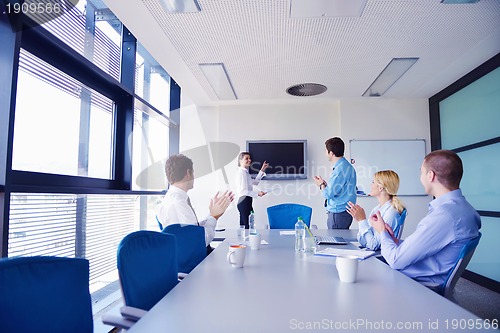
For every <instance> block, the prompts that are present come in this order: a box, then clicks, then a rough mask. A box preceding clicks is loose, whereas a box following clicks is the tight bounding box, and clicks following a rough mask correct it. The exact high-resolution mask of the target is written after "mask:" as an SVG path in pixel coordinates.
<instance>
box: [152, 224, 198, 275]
mask: <svg viewBox="0 0 500 333" xmlns="http://www.w3.org/2000/svg"><path fill="white" fill-rule="evenodd" d="M162 232H164V233H169V234H172V235H175V238H176V240H177V243H176V244H177V263H178V266H179V272H182V273H190V272H191V271H192V270H193V268H195V267H196V266H197V265H198V264H199V263H200V262H201V261H202V260H203V259H205V257H206V256H207V247H206V245H205V228H203V227H200V226H197V225H193V224H179V223H177V224H170V225H167V226H166V227H165V229H163V231H162Z"/></svg>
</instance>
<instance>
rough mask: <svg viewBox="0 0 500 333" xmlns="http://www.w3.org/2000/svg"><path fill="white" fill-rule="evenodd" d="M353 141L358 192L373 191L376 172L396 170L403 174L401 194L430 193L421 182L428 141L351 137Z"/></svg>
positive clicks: (400, 182)
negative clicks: (372, 183)
mask: <svg viewBox="0 0 500 333" xmlns="http://www.w3.org/2000/svg"><path fill="white" fill-rule="evenodd" d="M349 143H350V153H351V164H352V165H353V166H354V168H355V169H356V175H357V181H358V183H357V186H358V195H366V194H368V193H370V189H371V182H372V180H373V175H374V174H375V172H377V171H381V170H393V171H395V172H396V173H397V174H398V175H399V190H398V195H426V193H425V190H424V188H423V186H422V184H421V183H420V166H421V165H422V161H423V160H424V157H425V140H351V141H350V142H349ZM363 192H364V193H363Z"/></svg>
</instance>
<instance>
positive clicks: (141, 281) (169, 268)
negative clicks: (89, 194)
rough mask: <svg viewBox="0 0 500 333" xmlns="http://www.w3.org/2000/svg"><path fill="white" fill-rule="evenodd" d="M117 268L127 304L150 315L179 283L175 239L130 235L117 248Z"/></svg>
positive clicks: (155, 234)
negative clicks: (151, 310) (148, 312)
mask: <svg viewBox="0 0 500 333" xmlns="http://www.w3.org/2000/svg"><path fill="white" fill-rule="evenodd" d="M117 268H118V275H119V278H120V284H121V288H122V292H123V298H124V301H125V304H126V305H127V306H131V307H135V308H139V309H143V310H146V311H149V310H150V309H151V308H152V307H153V305H155V304H156V303H158V301H159V300H160V299H161V298H163V296H165V295H166V294H167V293H168V292H169V291H170V290H171V289H172V288H173V287H175V285H176V284H177V283H178V279H177V248H176V240H175V236H174V235H169V234H166V233H161V232H155V231H148V230H140V231H135V232H132V233H131V234H128V235H127V236H125V238H123V239H122V241H121V242H120V244H119V245H118V254H117Z"/></svg>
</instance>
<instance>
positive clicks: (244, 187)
mask: <svg viewBox="0 0 500 333" xmlns="http://www.w3.org/2000/svg"><path fill="white" fill-rule="evenodd" d="M265 175H266V174H265V173H264V172H263V171H259V173H258V174H257V177H255V179H252V176H250V172H248V169H247V168H242V167H239V168H238V171H237V172H236V195H237V196H238V198H241V197H243V196H249V197H252V198H255V197H257V195H258V194H259V191H254V190H253V186H254V185H258V184H259V182H260V181H261V180H262V178H263V177H264V176H265Z"/></svg>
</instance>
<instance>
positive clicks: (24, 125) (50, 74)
mask: <svg viewBox="0 0 500 333" xmlns="http://www.w3.org/2000/svg"><path fill="white" fill-rule="evenodd" d="M19 62H20V65H19V69H20V70H19V78H18V87H17V98H16V116H15V126H14V149H13V161H12V167H13V169H14V170H22V171H36V172H45V173H53V174H63V175H71V176H90V177H94V178H103V179H112V167H111V164H112V159H111V157H112V143H113V114H114V103H113V101H112V100H110V99H108V98H107V97H104V96H103V95H101V94H99V93H97V92H95V91H93V90H92V89H89V88H87V87H86V86H84V85H83V84H82V83H80V82H78V81H77V80H75V79H74V78H72V77H70V76H68V75H66V74H65V73H63V72H61V71H59V70H57V69H55V68H54V67H52V66H50V65H49V64H47V63H45V62H43V61H42V60H40V59H39V58H37V57H35V56H33V55H32V54H30V53H28V52H26V51H24V50H22V51H21V55H20V60H19Z"/></svg>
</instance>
